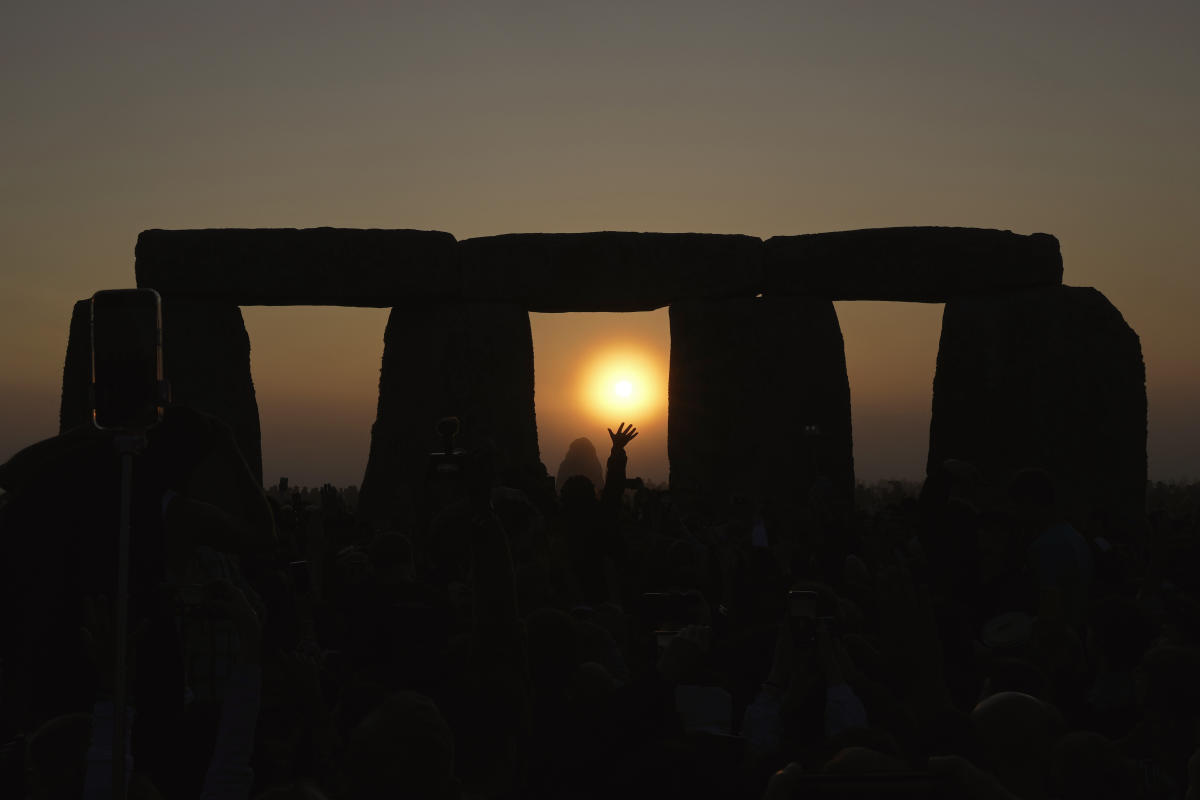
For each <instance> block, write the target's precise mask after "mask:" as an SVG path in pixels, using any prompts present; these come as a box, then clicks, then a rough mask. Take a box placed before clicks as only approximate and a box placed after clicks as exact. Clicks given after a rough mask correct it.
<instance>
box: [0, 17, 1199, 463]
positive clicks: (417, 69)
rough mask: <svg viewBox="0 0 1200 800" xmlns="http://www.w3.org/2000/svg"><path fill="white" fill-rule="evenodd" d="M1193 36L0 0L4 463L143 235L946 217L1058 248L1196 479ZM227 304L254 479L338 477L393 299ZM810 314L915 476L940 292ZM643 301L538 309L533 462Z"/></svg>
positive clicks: (1034, 26)
mask: <svg viewBox="0 0 1200 800" xmlns="http://www.w3.org/2000/svg"><path fill="white" fill-rule="evenodd" d="M1047 5H1049V6H1052V7H1049V8H1047V7H1045V6H1047ZM1198 31H1200V4H1197V3H1195V2H1194V0H1188V1H1187V2H1149V3H1140V4H1132V3H1125V2H1100V1H1093V2H1086V3H1084V2H1056V3H1053V4H1043V3H1040V2H1029V1H1028V0H1012V1H1010V2H1004V3H999V2H994V3H982V2H963V1H962V0H959V1H958V2H921V1H920V0H914V1H913V2H906V3H891V2H878V3H867V2H828V3H826V2H786V3H783V2H763V3H747V2H739V3H713V2H703V1H702V0H699V1H694V2H689V3H672V2H657V3H646V2H637V3H620V2H613V3H608V4H594V3H582V2H566V1H563V0H560V1H559V2H554V3H550V2H544V3H501V2H490V3H475V4H466V3H455V2H445V1H443V2H431V3H386V4H382V3H381V4H355V3H338V4H336V5H334V4H316V3H306V2H289V3H279V2H263V3H231V2H221V1H220V0H212V2H208V3H204V4H199V3H196V4H182V3H161V2H159V3H140V4H139V3H120V4H83V3H57V4H50V3H13V4H9V5H7V6H6V12H5V24H4V25H3V26H0V101H2V103H3V109H4V113H3V114H2V115H0V337H2V339H0V341H2V342H3V347H2V348H0V407H2V408H3V411H4V413H3V414H0V459H3V458H6V457H7V456H8V455H11V454H12V453H13V452H15V451H16V450H18V449H20V448H21V447H23V446H24V445H26V444H29V443H31V442H33V441H36V440H37V439H40V438H43V437H45V436H49V435H52V434H53V433H54V432H55V431H56V427H57V410H58V396H59V389H60V384H61V374H62V360H63V355H64V353H65V348H66V335H67V323H68V320H69V318H70V312H71V306H72V303H73V302H74V301H75V300H77V299H80V298H83V297H87V296H89V295H90V294H92V293H93V292H94V291H96V290H98V289H105V288H117V287H122V286H129V285H132V284H133V246H134V242H135V241H136V237H137V234H138V232H139V231H141V230H143V229H147V228H206V227H313V226H323V225H328V226H339V227H382V228H418V229H434V230H444V231H449V232H450V233H452V234H454V235H455V236H456V237H458V238H459V239H465V238H469V237H473V236H483V235H491V234H499V233H507V232H571V231H593V230H637V231H665V232H691V231H695V232H711V233H744V234H749V235H753V236H761V237H764V238H765V237H769V236H772V235H778V234H797V233H809V232H818V231H834V230H846V229H854V228H867V227H883V226H892V225H962V226H972V227H985V228H999V229H1008V230H1012V231H1014V232H1017V233H1023V234H1027V233H1033V232H1037V231H1044V232H1048V233H1052V234H1054V235H1055V236H1057V237H1058V239H1059V241H1060V242H1061V244H1062V253H1063V259H1064V265H1065V272H1064V282H1065V283H1068V284H1071V285H1077V286H1094V287H1096V288H1097V289H1099V290H1100V291H1102V292H1103V293H1104V294H1105V295H1106V296H1107V297H1108V298H1109V299H1110V300H1111V301H1112V302H1113V304H1114V305H1115V306H1116V307H1117V308H1118V309H1120V311H1121V312H1122V314H1123V315H1124V316H1125V319H1126V320H1127V321H1128V322H1129V324H1130V325H1131V326H1132V327H1133V328H1134V330H1135V331H1137V332H1138V334H1139V335H1140V336H1141V341H1142V348H1143V353H1144V356H1145V360H1146V370H1147V385H1148V393H1149V404H1150V421H1149V445H1148V446H1149V457H1150V475H1151V477H1152V478H1158V479H1182V478H1200V422H1198V421H1197V419H1196V415H1195V413H1194V411H1193V410H1194V409H1195V408H1198V407H1200V370H1197V368H1196V364H1197V363H1198V362H1200V358H1198V357H1200V324H1198V323H1197V321H1196V316H1195V310H1196V309H1197V308H1200V270H1198V269H1197V267H1198V266H1200V264H1198V263H1197V262H1198V261H1200V258H1198V256H1200V245H1198V244H1197V242H1196V239H1195V236H1194V230H1195V223H1196V220H1197V219H1200V149H1197V148H1196V147H1195V142H1197V141H1200V47H1197V46H1196V42H1195V39H1196V34H1197V32H1198ZM331 266H332V265H331ZM243 311H244V314H245V317H246V322H247V329H248V330H249V332H250V335H251V341H252V356H251V358H252V364H251V366H252V371H253V375H254V380H255V384H256V387H257V391H258V398H259V404H260V410H261V413H262V416H263V430H264V438H263V452H264V461H265V474H266V477H267V480H268V481H271V480H272V479H273V478H272V476H277V475H283V474H286V475H289V476H291V478H292V482H293V483H319V482H323V481H325V480H330V481H332V482H334V483H339V484H350V483H358V482H359V481H360V480H361V473H362V469H363V467H364V466H365V463H366V453H367V446H368V443H369V441H368V440H369V429H370V423H371V421H372V419H373V416H374V407H375V400H376V387H377V381H378V369H379V357H380V355H381V353H382V335H383V327H384V325H385V324H386V317H387V312H386V310H382V311H381V310H374V309H328V308H296V309H284V308H249V307H248V308H245V309H243ZM837 311H838V314H839V318H840V320H841V324H842V328H843V334H844V336H845V339H846V352H847V362H848V369H849V372H850V384H851V395H852V402H853V408H854V426H855V460H856V465H857V469H858V476H859V478H860V479H864V480H875V479H880V478H888V477H901V478H903V477H910V478H917V477H919V476H920V472H921V467H922V466H923V463H924V458H925V448H926V439H927V434H928V424H929V403H930V399H931V397H930V395H931V385H932V376H933V366H934V363H935V359H936V353H937V340H938V330H939V326H940V313H941V307H940V306H936V305H931V306H919V305H905V304H882V303H838V304H837ZM666 313H667V312H666V311H665V310H660V311H658V312H650V313H646V314H637V315H626V316H624V317H620V318H614V317H612V316H610V315H588V314H571V315H533V319H532V324H533V330H534V345H535V354H536V359H537V361H536V363H537V396H538V400H537V402H538V413H539V420H538V421H539V429H540V432H541V438H542V449H543V461H544V462H545V463H546V465H547V467H548V468H550V470H551V471H552V472H553V471H554V470H555V469H556V468H557V464H558V462H559V460H561V457H562V452H563V451H564V449H565V443H566V442H567V441H569V440H570V439H571V438H575V436H576V435H587V436H589V438H592V440H593V441H594V442H596V443H597V445H598V446H601V447H603V446H604V444H605V442H606V439H607V434H606V433H605V431H604V428H605V427H607V426H606V425H604V424H602V422H603V421H602V420H601V419H599V418H598V416H599V415H598V414H597V413H595V410H594V409H590V407H587V406H586V403H585V402H584V398H579V397H578V394H577V391H576V390H577V389H578V386H577V385H568V384H569V382H570V381H572V380H574V381H578V380H580V379H581V378H580V375H579V374H578V373H579V370H580V369H581V368H582V367H580V366H579V365H578V362H579V360H580V354H587V355H589V357H590V356H591V355H593V354H595V353H597V352H599V351H600V350H603V349H604V348H605V347H606V346H607V345H609V344H613V343H624V344H625V345H629V346H633V345H635V344H636V345H637V348H638V349H639V352H642V353H643V355H644V357H645V358H647V359H651V360H653V359H655V358H657V359H659V360H660V361H661V362H662V363H665V361H666V359H667V357H668V354H669V347H670V343H669V335H668V332H667V323H666V319H667V316H666ZM597 357H598V356H597ZM573 365H574V366H573ZM564 382H566V383H564ZM572 397H575V398H576V400H577V402H575V403H572V402H571V400H570V398H572ZM648 408H649V407H647V409H643V411H644V412H645V413H644V416H643V419H642V420H634V421H635V422H637V423H638V424H640V426H641V428H642V430H643V436H642V437H639V439H638V441H637V442H636V443H634V445H631V456H630V457H631V464H630V469H631V471H632V472H633V473H635V474H642V475H644V476H645V477H647V478H651V479H662V478H665V477H666V475H665V473H666V461H665V420H664V419H662V418H660V417H658V416H656V414H655V413H650V411H649V410H648ZM589 409H590V410H589ZM619 421H620V420H612V423H611V424H615V423H616V422H619ZM638 448H641V449H640V450H639V449H638ZM639 459H640V461H639Z"/></svg>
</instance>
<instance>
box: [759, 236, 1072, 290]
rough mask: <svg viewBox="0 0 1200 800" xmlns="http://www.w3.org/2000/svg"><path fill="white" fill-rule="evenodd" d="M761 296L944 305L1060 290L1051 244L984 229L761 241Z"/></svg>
mask: <svg viewBox="0 0 1200 800" xmlns="http://www.w3.org/2000/svg"><path fill="white" fill-rule="evenodd" d="M765 249H766V259H765V260H766V267H765V270H766V278H765V284H764V288H763V291H764V292H766V293H767V294H778V293H784V294H801V295H813V296H816V297H826V298H829V299H830V300H900V301H911V302H921V303H944V302H946V301H947V300H949V299H950V298H952V297H959V296H963V295H973V294H980V293H986V292H992V291H1009V290H1013V289H1023V288H1030V287H1035V286H1055V285H1059V284H1061V283H1062V272H1063V268H1062V254H1061V253H1060V252H1059V247H1058V240H1057V239H1056V238H1054V237H1053V236H1051V235H1049V234H1046V233H1035V234H1032V235H1030V236H1022V235H1019V234H1015V233H1012V232H1010V231H997V230H990V229H984V228H938V227H921V228H868V229H865V230H857V231H837V232H834V233H810V234H805V235H802V236H775V237H773V238H771V239H768V240H767V242H766V245H765Z"/></svg>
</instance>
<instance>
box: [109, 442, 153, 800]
mask: <svg viewBox="0 0 1200 800" xmlns="http://www.w3.org/2000/svg"><path fill="white" fill-rule="evenodd" d="M115 442H116V445H117V452H118V453H120V454H121V528H120V532H119V534H118V536H119V538H118V539H117V607H116V617H117V620H116V636H115V637H114V638H115V639H116V654H115V658H116V664H115V669H114V671H113V677H114V680H113V774H112V782H113V798H115V800H125V792H126V789H127V787H126V775H125V760H126V753H125V737H126V728H127V719H126V716H125V713H126V712H125V709H126V707H127V706H128V703H129V700H128V693H127V687H126V685H125V683H126V681H125V678H126V675H125V671H126V669H127V665H126V663H125V661H126V653H127V650H128V646H129V645H128V640H129V538H130V530H131V528H132V524H131V520H130V516H131V514H130V510H131V507H132V505H133V503H132V500H133V457H134V456H135V455H136V454H137V453H138V451H140V450H141V449H142V447H143V446H144V445H145V443H146V439H145V436H143V435H142V434H140V433H125V434H119V435H117V436H116V437H115Z"/></svg>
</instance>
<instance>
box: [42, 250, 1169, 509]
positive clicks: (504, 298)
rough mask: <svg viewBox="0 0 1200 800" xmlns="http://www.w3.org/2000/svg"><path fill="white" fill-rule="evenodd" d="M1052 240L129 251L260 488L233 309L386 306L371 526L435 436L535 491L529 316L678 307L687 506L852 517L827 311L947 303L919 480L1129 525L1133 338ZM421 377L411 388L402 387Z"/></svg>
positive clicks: (368, 503)
mask: <svg viewBox="0 0 1200 800" xmlns="http://www.w3.org/2000/svg"><path fill="white" fill-rule="evenodd" d="M1062 271H1063V268H1062V258H1061V255H1060V253H1059V247H1058V241H1057V240H1056V239H1055V238H1054V237H1053V236H1050V235H1047V234H1041V233H1035V234H1033V235H1031V236H1022V235H1018V234H1014V233H1011V232H1008V231H998V230H984V229H974V228H935V227H926V228H881V229H873V230H860V231H841V232H836V233H818V234H807V235H801V236H777V237H774V238H771V239H768V240H766V241H762V240H760V239H756V238H753V237H748V236H737V235H714V234H667V233H616V232H600V233H579V234H509V235H504V236H490V237H483V238H477V239H467V240H464V241H462V242H458V241H456V240H455V238H454V237H453V236H451V235H450V234H448V233H442V232H439V231H414V230H347V229H333V228H317V229H307V230H292V229H288V230H243V229H236V230H180V231H163V230H150V231H144V232H143V233H142V234H141V235H140V236H139V237H138V242H137V248H136V275H137V283H138V285H139V286H144V287H151V288H154V289H157V290H158V291H159V292H160V293H161V294H162V296H163V298H164V309H163V319H164V327H165V331H164V346H165V352H166V354H167V356H166V357H167V362H166V371H167V375H168V378H169V379H170V380H171V381H172V384H173V387H174V391H175V396H176V399H177V400H179V401H182V402H185V403H189V404H191V405H193V406H195V407H197V408H200V409H202V410H205V411H209V412H211V413H213V414H216V415H217V416H220V417H221V418H223V419H225V420H226V421H227V422H228V423H229V424H230V425H231V426H232V428H233V430H234V432H235V435H236V437H237V440H238V442H239V444H240V445H241V447H242V450H243V453H244V454H245V456H246V459H247V461H248V462H249V463H250V465H251V467H252V468H253V469H254V470H255V471H256V473H257V474H259V476H260V477H261V468H262V467H261V464H262V460H261V451H260V447H261V445H260V441H259V424H258V409H257V404H256V402H255V399H254V387H253V384H252V382H251V378H250V363H249V346H250V344H249V340H248V338H247V335H246V331H245V327H244V325H243V324H242V319H241V313H240V310H239V306H241V305H300V304H314V305H342V306H371V307H390V308H391V309H392V312H391V317H390V318H389V321H388V326H387V331H386V333H385V335H384V354H383V364H382V368H381V374H380V384H379V406H378V412H377V416H376V421H375V424H374V426H373V428H372V441H371V454H370V457H369V462H368V465H367V469H366V475H365V476H364V478H363V485H362V496H361V507H362V510H363V512H364V513H365V514H366V515H367V516H368V517H371V518H372V519H375V520H376V521H378V522H380V523H384V522H386V521H387V520H388V518H389V517H390V516H391V515H393V514H394V513H397V510H398V509H402V508H403V507H404V506H405V504H406V503H408V502H409V498H410V497H411V495H412V493H413V492H414V491H415V490H416V491H419V488H420V486H419V485H420V482H421V481H422V480H423V475H424V469H425V465H426V458H427V454H428V453H429V452H430V451H431V450H435V449H437V448H438V444H439V443H438V441H437V438H436V434H435V432H434V423H435V422H436V420H437V419H438V418H440V417H442V416H446V415H451V414H453V415H457V416H459V417H460V419H461V420H462V434H461V437H460V442H461V444H463V445H464V446H466V447H469V448H477V447H488V448H491V449H493V450H495V451H497V452H501V453H503V454H504V455H505V460H504V462H503V463H502V464H500V465H499V469H500V471H501V473H502V475H503V478H504V480H505V481H507V482H509V483H512V484H517V485H521V484H522V483H524V482H526V481H535V480H541V479H542V477H541V476H544V475H545V468H544V467H543V466H542V464H541V461H540V456H539V452H538V444H537V425H536V421H535V416H534V399H533V387H534V384H533V363H534V361H533V359H534V353H533V345H532V340H531V337H530V329H529V319H528V312H529V311H642V310H650V309H654V308H661V307H662V306H667V305H669V306H670V307H671V315H670V318H671V374H670V385H669V392H670V398H669V420H668V450H669V455H670V460H671V484H672V488H673V490H674V492H675V493H676V495H677V496H679V497H681V498H688V497H691V498H694V499H696V501H697V502H707V503H709V504H713V503H716V504H717V505H719V504H720V503H721V502H724V501H725V500H727V498H728V497H729V496H730V495H732V494H734V493H741V494H745V493H750V494H755V493H757V494H760V495H767V498H766V499H769V500H771V501H772V502H777V503H781V502H794V501H795V499H796V498H798V497H799V498H803V496H804V492H805V489H806V488H807V487H809V486H810V485H812V484H813V482H814V481H815V480H816V479H818V478H820V479H822V480H823V481H824V482H825V483H826V485H828V486H829V487H830V491H831V492H832V494H833V497H834V498H835V499H837V500H840V501H843V502H845V503H847V504H848V503H849V502H851V500H852V492H853V486H854V467H853V457H852V432H851V425H850V389H849V385H848V381H847V375H846V362H845V354H844V351H843V346H842V336H841V330H840V327H839V325H838V320H837V315H836V313H835V311H834V307H833V301H835V300H891V301H906V302H936V303H945V312H944V316H943V327H942V340H941V346H940V350H939V354H938V364H937V375H936V380H935V384H934V394H933V419H932V422H931V426H930V449H929V465H931V466H932V465H936V464H938V463H940V462H941V460H943V459H946V458H959V459H966V460H969V461H971V462H972V463H974V464H975V465H977V467H979V469H980V470H981V471H982V473H983V474H984V475H985V476H987V477H988V478H989V479H990V480H991V481H992V482H993V483H994V484H996V485H1000V484H1002V483H1003V482H1004V481H1005V480H1006V479H1007V477H1008V476H1009V475H1010V474H1011V473H1012V472H1013V471H1014V470H1015V469H1017V468H1020V467H1023V466H1038V467H1044V468H1046V469H1048V470H1050V471H1051V472H1052V473H1053V474H1054V476H1055V477H1056V479H1057V480H1058V482H1059V485H1060V487H1061V489H1062V493H1063V497H1064V500H1065V502H1066V506H1067V508H1068V509H1069V511H1070V512H1071V514H1072V518H1073V519H1075V520H1076V521H1077V522H1078V523H1080V524H1084V523H1086V522H1087V521H1088V519H1089V518H1092V517H1094V516H1096V515H1101V516H1104V517H1107V518H1109V519H1113V520H1121V521H1136V520H1137V519H1138V518H1139V517H1140V516H1141V515H1142V514H1143V512H1144V498H1145V481H1146V450H1145V444H1146V392H1145V368H1144V365H1143V362H1142V355H1141V347H1140V344H1139V341H1138V338H1137V335H1136V334H1135V333H1134V332H1133V331H1132V330H1131V329H1130V328H1129V326H1128V325H1127V324H1126V323H1125V321H1124V320H1123V319H1122V317H1121V315H1120V313H1119V312H1118V311H1117V310H1116V309H1115V308H1113V307H1112V305H1111V304H1109V303H1108V301H1107V300H1105V298H1104V297H1103V295H1101V294H1100V293H1099V292H1098V291H1096V290H1095V289H1089V288H1076V287H1069V286H1063V285H1062ZM85 312H86V306H81V305H77V306H76V308H75V312H74V314H73V317H72V323H71V331H70V337H69V342H68V348H67V359H66V365H65V367H64V372H63V393H62V410H61V424H62V426H63V427H64V428H65V427H69V426H70V425H72V424H75V423H78V422H81V421H83V420H84V419H86V415H87V386H86V384H87V379H88V372H87V335H88V331H87V325H86V316H85ZM413 375H417V376H420V378H419V380H420V385H421V386H422V387H423V388H422V391H420V392H413V391H408V390H406V384H407V383H408V382H409V381H410V380H412V377H411V376H413Z"/></svg>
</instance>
